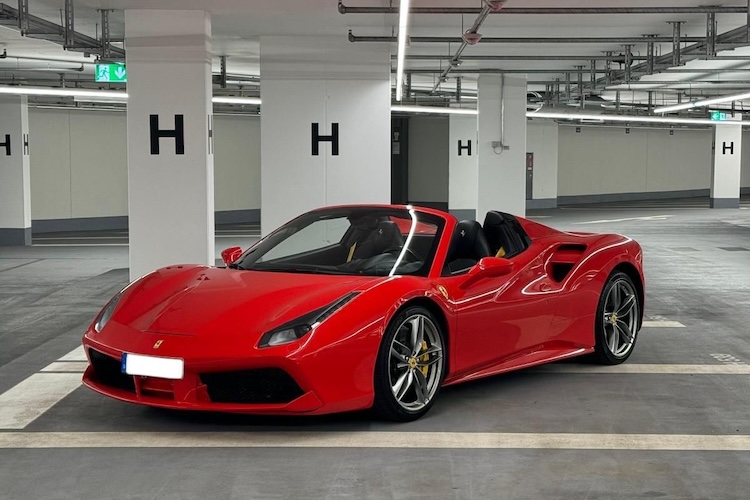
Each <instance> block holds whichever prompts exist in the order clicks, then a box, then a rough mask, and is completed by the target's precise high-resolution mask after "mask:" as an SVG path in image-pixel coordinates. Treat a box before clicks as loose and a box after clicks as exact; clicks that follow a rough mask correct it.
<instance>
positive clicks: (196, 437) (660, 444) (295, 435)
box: [0, 431, 750, 451]
mask: <svg viewBox="0 0 750 500" xmlns="http://www.w3.org/2000/svg"><path fill="white" fill-rule="evenodd" d="M8 448H21V449H47V448H410V449H414V448H420V449H428V448H432V449H459V450H463V449H558V450H645V451H653V450H671V451H750V436H747V435H739V436H737V435H700V434H697V435H696V434H573V433H499V432H498V433H495V432H377V431H375V432H373V431H362V432H333V431H331V432H293V431H290V432H0V449H8Z"/></svg>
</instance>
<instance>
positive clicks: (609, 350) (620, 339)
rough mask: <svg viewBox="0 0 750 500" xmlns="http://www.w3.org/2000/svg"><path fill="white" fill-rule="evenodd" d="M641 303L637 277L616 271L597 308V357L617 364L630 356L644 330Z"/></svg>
mask: <svg viewBox="0 0 750 500" xmlns="http://www.w3.org/2000/svg"><path fill="white" fill-rule="evenodd" d="M640 321H641V304H640V298H639V296H638V292H637V291H636V287H635V285H634V284H633V280H632V279H631V278H630V276H628V275H627V274H625V273H621V272H616V273H614V274H612V276H610V277H609V279H608V280H607V284H606V285H605V286H604V290H603V291H602V295H601V297H600V298H599V306H598V307H597V310H596V326H595V333H596V348H595V352H594V356H593V357H594V360H595V361H597V362H599V363H602V364H605V365H617V364H620V363H622V362H623V361H625V360H626V359H628V358H629V357H630V354H632V352H633V348H634V347H635V341H636V336H637V334H638V330H639V329H640V326H641V325H640Z"/></svg>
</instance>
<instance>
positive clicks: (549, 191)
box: [526, 120, 559, 200]
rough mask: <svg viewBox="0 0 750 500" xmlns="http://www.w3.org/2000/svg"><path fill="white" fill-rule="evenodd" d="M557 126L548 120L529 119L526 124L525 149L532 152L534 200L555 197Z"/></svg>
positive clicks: (553, 198) (554, 198)
mask: <svg viewBox="0 0 750 500" xmlns="http://www.w3.org/2000/svg"><path fill="white" fill-rule="evenodd" d="M557 129H558V126H557V123H555V122H553V121H549V120H544V121H535V122H533V121H529V122H527V125H526V151H527V152H528V153H534V182H533V186H532V195H533V199H535V200H556V199H557V176H558V174H557V171H558V168H557V162H558V147H559V145H558V130H557Z"/></svg>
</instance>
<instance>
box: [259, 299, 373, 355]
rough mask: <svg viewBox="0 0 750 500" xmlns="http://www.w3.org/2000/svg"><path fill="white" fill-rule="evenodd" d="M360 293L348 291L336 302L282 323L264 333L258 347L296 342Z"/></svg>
mask: <svg viewBox="0 0 750 500" xmlns="http://www.w3.org/2000/svg"><path fill="white" fill-rule="evenodd" d="M358 294H359V292H352V293H348V294H346V295H344V296H343V297H341V298H340V299H339V300H337V301H336V302H333V303H331V304H328V305H327V306H324V307H321V308H320V309H316V310H314V311H312V312H309V313H307V314H305V315H304V316H302V317H300V318H297V319H296V320H294V321H290V322H289V323H286V324H284V325H281V326H280V327H278V328H276V329H275V330H271V331H270V332H266V333H264V334H263V336H262V337H261V339H260V342H259V343H258V347H273V346H277V345H284V344H288V343H289V342H294V341H295V340H298V339H301V338H302V337H304V336H305V335H307V334H308V333H310V332H311V331H312V329H313V328H315V327H316V326H318V325H319V324H320V323H322V322H323V321H325V320H326V319H328V317H329V316H331V315H332V314H333V313H335V312H336V311H338V310H339V309H341V308H342V307H343V306H344V304H346V303H347V302H349V301H350V300H352V299H353V298H354V297H356V296H357V295H358Z"/></svg>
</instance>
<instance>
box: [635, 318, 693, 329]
mask: <svg viewBox="0 0 750 500" xmlns="http://www.w3.org/2000/svg"><path fill="white" fill-rule="evenodd" d="M641 326H643V327H644V328H685V325H683V324H682V323H680V322H679V321H669V320H663V319H659V320H646V321H644V322H643V325H641Z"/></svg>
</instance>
